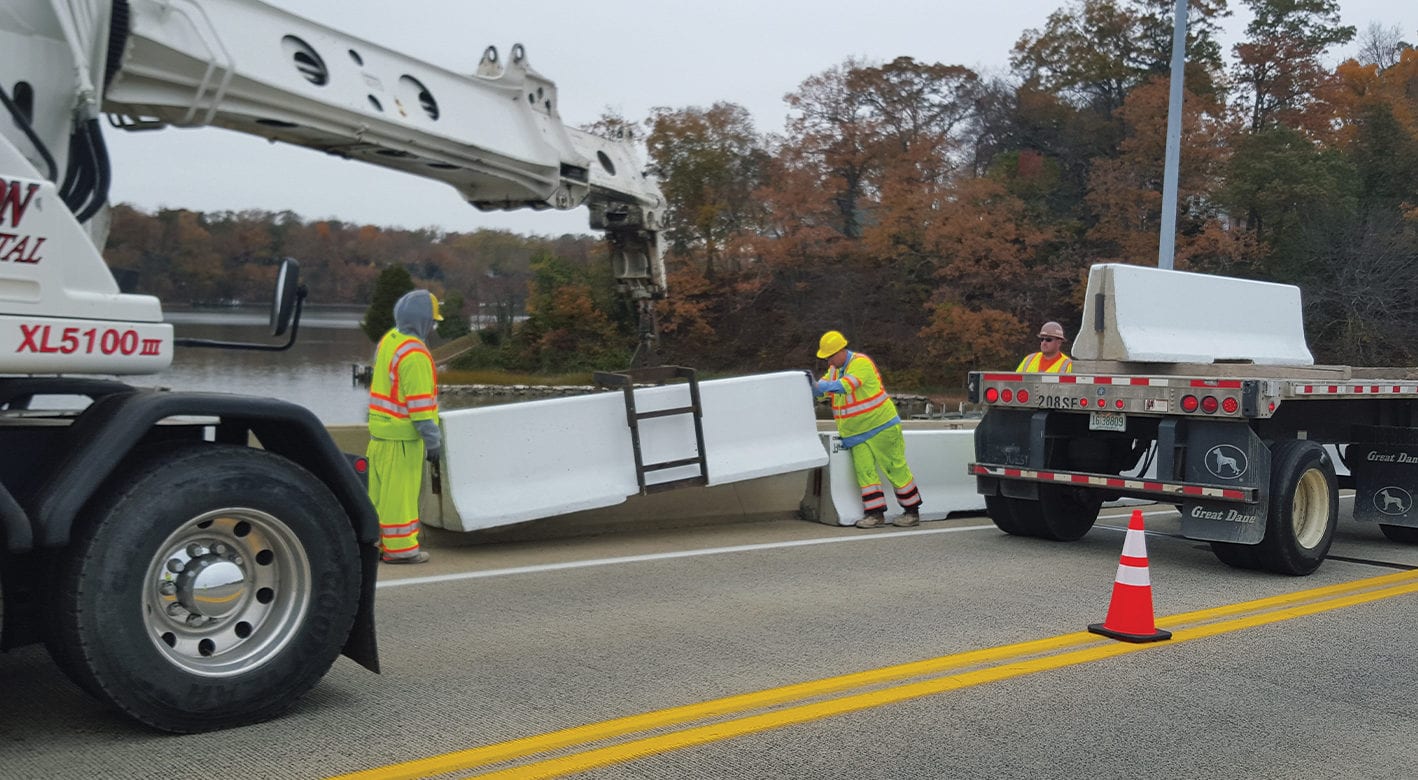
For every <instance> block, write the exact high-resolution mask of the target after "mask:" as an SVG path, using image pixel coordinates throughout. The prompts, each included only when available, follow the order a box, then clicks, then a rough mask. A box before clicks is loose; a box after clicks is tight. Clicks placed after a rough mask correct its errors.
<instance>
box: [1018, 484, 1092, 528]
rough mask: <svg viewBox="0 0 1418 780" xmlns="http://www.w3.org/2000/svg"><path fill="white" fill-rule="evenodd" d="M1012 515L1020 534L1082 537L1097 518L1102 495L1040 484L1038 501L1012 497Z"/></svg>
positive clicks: (1066, 487) (1064, 486) (1061, 486)
mask: <svg viewBox="0 0 1418 780" xmlns="http://www.w3.org/2000/svg"><path fill="white" fill-rule="evenodd" d="M1011 504H1012V505H1013V510H1014V511H1013V515H1014V519H1015V522H1017V523H1018V524H1019V525H1020V527H1021V528H1023V529H1024V530H1023V533H1025V534H1027V535H1029V536H1037V537H1039V538H1040V539H1049V540H1051V541H1055V542H1072V541H1075V540H1078V539H1081V538H1083V535H1084V534H1086V533H1088V531H1089V530H1090V529H1092V528H1093V523H1094V522H1095V521H1096V520H1097V519H1098V510H1100V509H1102V508H1103V497H1102V496H1101V495H1099V494H1098V493H1096V492H1094V491H1091V490H1081V489H1079V488H1074V487H1068V486H1066V485H1040V486H1039V500H1038V501H1028V500H1023V499H1019V500H1013V501H1011Z"/></svg>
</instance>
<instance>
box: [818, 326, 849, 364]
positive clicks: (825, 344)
mask: <svg viewBox="0 0 1418 780" xmlns="http://www.w3.org/2000/svg"><path fill="white" fill-rule="evenodd" d="M846 348H847V337H846V336H843V335H842V334H841V333H838V332H837V331H835V330H829V331H827V332H826V333H824V334H822V340H821V341H819V342H817V356H818V357H820V358H822V359H823V360H826V359H827V358H830V357H832V356H833V355H835V354H837V353H838V352H841V351H842V350H844V349H846Z"/></svg>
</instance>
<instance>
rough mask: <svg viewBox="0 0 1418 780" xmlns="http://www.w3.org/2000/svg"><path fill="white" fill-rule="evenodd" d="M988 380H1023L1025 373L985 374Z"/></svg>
mask: <svg viewBox="0 0 1418 780" xmlns="http://www.w3.org/2000/svg"><path fill="white" fill-rule="evenodd" d="M984 376H985V381H986V382H1023V381H1024V375H1023V374H985V375H984Z"/></svg>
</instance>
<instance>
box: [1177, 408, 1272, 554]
mask: <svg viewBox="0 0 1418 780" xmlns="http://www.w3.org/2000/svg"><path fill="white" fill-rule="evenodd" d="M1185 440H1186V443H1187V447H1186V457H1185V460H1184V464H1183V468H1184V470H1185V475H1184V479H1185V480H1186V481H1187V482H1199V483H1204V484H1208V485H1219V486H1224V487H1235V488H1255V495H1256V497H1257V500H1256V502H1255V503H1247V502H1239V501H1210V500H1204V499H1192V498H1188V499H1186V500H1184V501H1183V502H1182V503H1181V504H1180V505H1179V508H1180V509H1181V513H1182V535H1183V536H1185V537H1187V538H1188V539H1200V540H1204V541H1208V542H1233V543H1236V544H1256V543H1258V542H1260V540H1261V539H1262V538H1263V537H1264V536H1265V518H1266V511H1267V510H1268V508H1269V500H1268V497H1267V496H1268V493H1269V486H1270V450H1268V449H1267V448H1266V446H1265V442H1263V441H1261V440H1260V438H1259V437H1257V436H1256V435H1255V433H1254V432H1252V431H1251V429H1250V427H1249V426H1247V425H1245V424H1243V423H1223V422H1205V421H1189V423H1188V425H1187V426H1186V433H1185Z"/></svg>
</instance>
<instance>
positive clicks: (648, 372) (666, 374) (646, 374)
mask: <svg viewBox="0 0 1418 780" xmlns="http://www.w3.org/2000/svg"><path fill="white" fill-rule="evenodd" d="M593 378H594V379H595V381H596V384H597V385H600V386H601V387H609V388H617V387H618V388H620V390H621V392H622V393H624V394H625V422H626V424H627V425H629V426H630V442H631V445H632V446H633V448H634V450H635V481H636V482H637V483H638V484H639V485H640V493H641V494H642V495H643V494H647V493H658V492H661V491H664V490H672V489H674V488H679V487H689V486H691V485H707V484H709V466H708V464H707V462H706V461H705V458H704V420H703V417H704V412H703V407H702V406H700V403H699V379H698V378H697V376H696V374H695V372H694V369H692V368H685V367H684V366H655V367H653V368H632V369H628V370H626V371H621V372H609V371H597V372H595V374H593ZM672 379H684V380H687V382H686V384H687V386H688V387H689V406H676V407H672V408H670V409H660V410H659V411H654V412H641V411H638V410H637V409H636V408H635V385H637V384H640V385H646V384H653V385H664V384H666V383H667V382H669V381H670V380H672ZM677 414H692V415H694V443H695V448H696V449H695V453H696V454H695V456H694V457H692V458H681V459H679V460H667V461H663V462H661V463H646V462H645V457H644V454H643V453H642V452H641V449H640V421H641V420H648V419H651V418H654V417H670V416H673V415H677ZM695 464H698V466H699V475H698V476H695V477H685V478H684V479H676V480H671V481H669V482H659V483H656V484H654V485H646V484H645V475H646V474H648V473H650V472H652V471H663V470H665V469H673V468H679V467H680V466H692V465H695Z"/></svg>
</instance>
